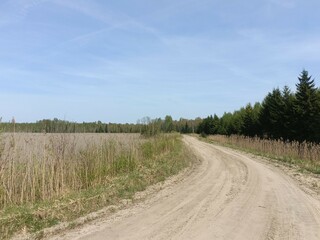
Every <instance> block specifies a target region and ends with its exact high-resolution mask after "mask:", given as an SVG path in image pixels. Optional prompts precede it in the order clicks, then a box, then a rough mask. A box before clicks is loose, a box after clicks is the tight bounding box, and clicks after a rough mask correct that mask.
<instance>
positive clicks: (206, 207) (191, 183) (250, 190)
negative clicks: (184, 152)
mask: <svg viewBox="0 0 320 240" xmlns="http://www.w3.org/2000/svg"><path fill="white" fill-rule="evenodd" d="M184 142H185V143H186V144H187V145H188V146H189V147H190V148H191V149H192V150H193V151H194V152H195V153H196V154H197V155H198V156H199V158H200V159H201V162H200V163H199V164H198V166H197V167H195V168H194V170H192V171H191V172H189V173H190V174H188V175H187V176H186V177H185V178H184V179H183V180H182V181H180V182H178V183H176V184H174V185H172V186H169V187H167V188H164V189H162V190H161V191H159V192H158V193H157V194H156V195H155V196H153V197H152V198H151V199H149V200H148V201H145V202H144V203H142V204H139V205H138V206H133V207H130V208H128V209H124V210H120V211H119V212H118V213H117V214H115V215H114V216H112V217H110V216H109V217H106V218H105V219H101V220H99V221H98V222H94V223H90V224H88V225H86V226H82V227H81V228H80V229H75V230H72V231H71V232H68V233H66V234H64V235H60V236H56V237H54V238H52V239H92V240H94V239H96V240H102V239H112V240H116V239H136V240H138V239H139V240H141V239H157V240H158V239H163V240H167V239H195V240H198V239H227V240H231V239H239V240H242V239H243V240H248V239H254V240H257V239H281V240H283V239H307V240H313V239H318V240H319V239H320V201H319V198H318V197H317V196H312V195H310V194H308V193H306V191H303V189H301V187H299V185H298V184H297V183H296V182H295V181H294V180H293V179H292V178H291V177H289V176H288V175H286V174H285V173H283V172H282V171H281V170H279V169H278V168H276V167H274V166H272V165H270V164H265V163H263V162H261V161H257V160H255V159H253V158H251V157H249V156H248V155H245V154H241V153H239V152H236V151H234V150H230V149H228V148H225V147H221V146H215V145H212V144H208V143H204V142H201V141H199V140H197V139H196V138H193V137H190V136H184Z"/></svg>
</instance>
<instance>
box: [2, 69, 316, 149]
mask: <svg viewBox="0 0 320 240" xmlns="http://www.w3.org/2000/svg"><path fill="white" fill-rule="evenodd" d="M1 130H2V131H4V132H43V133H88V132H95V133H142V134H146V135H154V134H157V133H159V132H173V131H175V132H180V133H199V134H202V135H212V134H220V135H244V136H249V137H253V136H257V137H260V138H264V139H282V140H285V141H299V142H303V141H307V142H316V143H319V142H320V89H319V88H317V87H316V85H315V80H314V79H312V76H310V75H309V73H308V71H306V70H303V71H302V72H301V74H300V75H299V76H298V83H297V84H296V91H295V92H293V91H292V90H291V89H290V88H289V87H288V86H285V87H284V88H283V89H279V88H275V89H273V90H272V91H271V92H269V93H268V94H267V95H266V97H265V98H264V100H263V101H262V102H261V103H260V102H257V103H255V104H251V103H249V104H247V105H246V106H245V107H242V108H241V109H239V110H236V111H234V112H233V113H230V112H228V113H227V112H226V113H224V114H223V116H221V117H220V118H219V117H218V116H217V115H216V114H214V115H213V116H212V115H210V116H208V117H206V118H204V119H201V118H200V117H199V118H196V119H184V118H180V119H179V120H173V119H172V117H171V116H170V115H167V116H165V118H164V119H161V118H156V119H151V118H149V117H144V118H142V119H139V120H138V121H137V123H135V124H133V123H125V124H120V123H103V122H101V121H97V122H83V123H77V122H69V121H65V120H59V119H57V118H55V119H53V120H50V119H44V120H40V121H37V122H35V123H16V122H15V120H14V119H13V120H12V121H11V122H3V123H1Z"/></svg>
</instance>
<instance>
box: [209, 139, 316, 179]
mask: <svg viewBox="0 0 320 240" xmlns="http://www.w3.org/2000/svg"><path fill="white" fill-rule="evenodd" d="M207 140H209V141H213V142H216V143H220V144H223V145H227V146H231V147H236V148H240V149H242V150H246V151H250V152H253V153H256V154H259V155H263V156H266V157H270V158H274V159H277V160H280V161H284V162H287V163H290V164H291V163H292V164H296V165H298V166H300V167H301V169H306V170H308V171H311V172H313V173H317V174H319V173H320V145H318V144H313V143H307V142H303V143H298V142H284V141H281V140H278V141H276V140H267V139H260V138H250V137H244V136H238V135H232V136H229V137H228V136H223V135H213V136H208V137H207Z"/></svg>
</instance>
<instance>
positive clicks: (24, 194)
mask: <svg viewBox="0 0 320 240" xmlns="http://www.w3.org/2000/svg"><path fill="white" fill-rule="evenodd" d="M105 136H107V135H105ZM142 143H143V140H140V139H139V137H138V136H137V135H130V134H126V135H113V136H111V137H110V136H109V135H108V137H106V138H101V135H100V136H99V135H95V137H93V135H91V137H90V134H88V135H86V134H52V135H49V134H48V135H45V134H38V135H37V134H26V135H23V134H20V135H19V134H6V135H5V136H2V139H1V144H0V146H1V147H0V209H2V208H5V207H6V206H8V205H12V204H14V205H21V204H25V203H31V204H32V203H36V202H39V201H44V200H50V199H54V198H57V197H60V196H63V195H65V194H68V193H70V192H72V191H79V190H82V189H87V188H89V187H92V186H97V185H99V184H107V183H108V180H109V179H110V178H113V177H115V176H116V175H117V174H118V173H119V172H129V171H131V170H132V169H133V168H134V167H135V166H136V165H137V164H138V161H139V159H141V156H140V155H141V154H142V153H141V152H140V151H139V149H140V148H141V144H142Z"/></svg>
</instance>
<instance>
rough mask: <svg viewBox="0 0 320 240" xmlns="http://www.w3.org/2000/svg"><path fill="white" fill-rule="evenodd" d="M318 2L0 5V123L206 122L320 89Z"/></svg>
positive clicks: (44, 1) (47, 1) (121, 0)
mask: <svg viewBox="0 0 320 240" xmlns="http://www.w3.org/2000/svg"><path fill="white" fill-rule="evenodd" d="M319 10H320V1H318V0H308V1H302V0H259V1H256V0H247V1H240V0H233V1H231V0H230V1H222V0H211V1H210V0H159V1H151V0H130V1H129V0H117V1H115V0H110V1H106V0H1V1H0V109H1V112H0V116H2V117H3V120H4V121H9V120H10V119H11V118H12V117H13V116H14V117H15V118H16V120H17V121H18V122H24V121H28V122H30V121H36V120H40V119H43V118H54V117H57V118H60V119H66V120H70V121H78V122H82V121H96V120H101V121H103V122H121V123H124V122H136V121H137V120H138V119H139V118H142V117H144V116H150V117H151V118H155V117H164V116H165V115H167V114H169V115H172V116H173V118H174V119H179V118H180V117H184V118H195V117H198V116H199V117H206V116H207V115H209V114H213V113H217V114H218V115H219V116H221V115H222V114H223V113H224V112H225V111H234V110H236V109H238V108H240V107H242V106H245V105H246V104H247V103H248V102H252V103H254V102H256V101H261V100H262V99H263V98H264V96H265V95H266V94H267V93H268V92H269V91H271V90H272V89H273V88H274V87H281V88H282V87H283V86H284V85H288V86H289V87H290V88H291V89H293V90H294V89H295V84H296V82H297V76H298V75H299V74H300V72H301V71H302V69H303V68H305V69H306V70H308V71H309V73H310V74H312V76H313V77H314V78H315V79H316V83H317V86H319V84H318V83H319V82H320V69H319V66H320V24H319V23H320V14H319Z"/></svg>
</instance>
